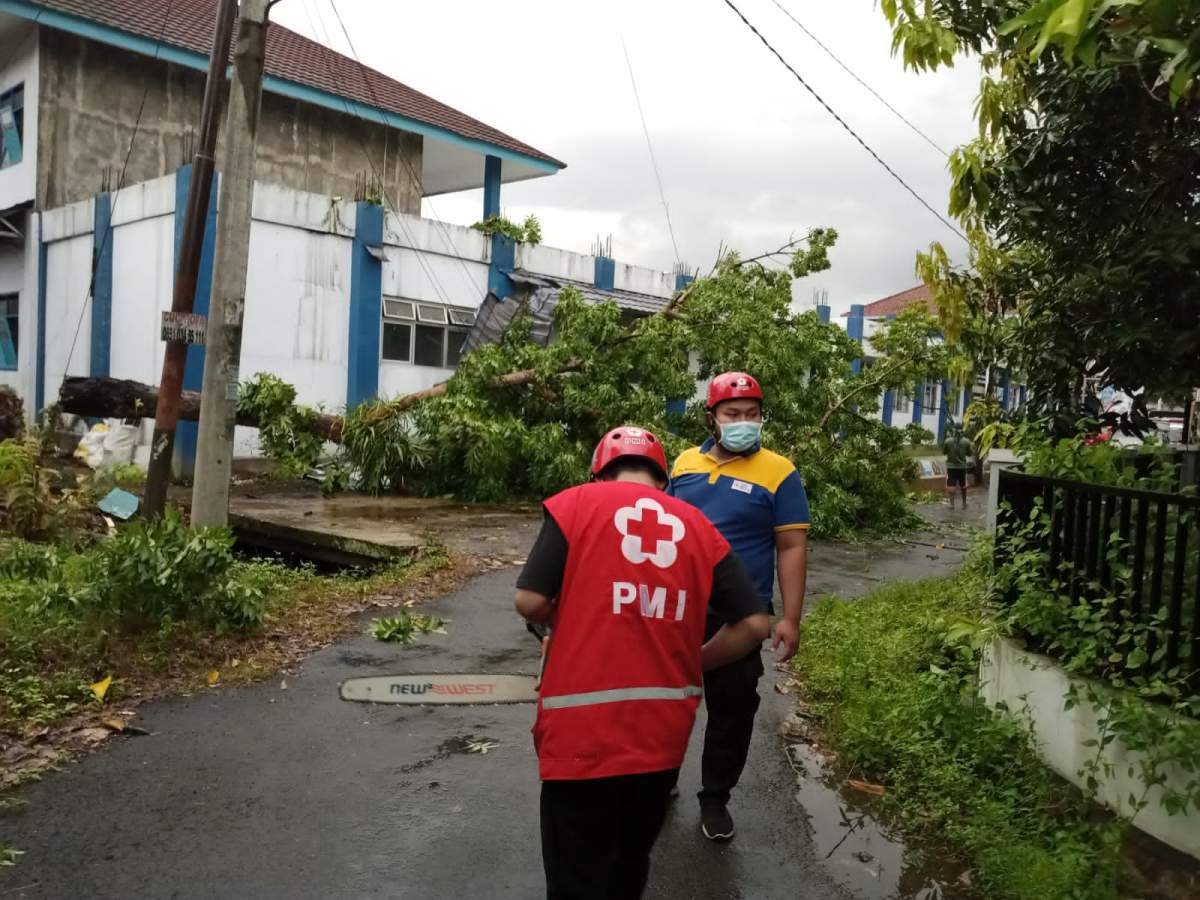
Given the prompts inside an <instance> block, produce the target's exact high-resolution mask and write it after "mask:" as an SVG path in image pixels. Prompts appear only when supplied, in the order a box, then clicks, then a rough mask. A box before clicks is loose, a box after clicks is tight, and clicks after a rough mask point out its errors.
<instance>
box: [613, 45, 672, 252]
mask: <svg viewBox="0 0 1200 900" xmlns="http://www.w3.org/2000/svg"><path fill="white" fill-rule="evenodd" d="M621 49H622V50H623V51H624V52H625V65H626V67H627V68H628V69H629V83H630V84H631V85H633V99H634V101H635V102H636V103H637V111H638V116H639V118H641V120H642V133H643V134H644V135H646V149H648V150H649V151H650V165H651V166H652V167H653V168H654V180H655V181H657V182H658V198H659V199H660V200H661V201H662V208H663V215H664V216H665V217H666V220H667V233H668V234H670V235H671V249H672V250H674V251H675V265H676V266H678V265H679V245H678V244H677V243H675V228H674V227H673V226H672V225H671V207H670V206H668V205H667V192H666V191H665V190H663V183H662V175H661V174H660V173H659V171H658V160H657V159H655V157H654V144H652V143H651V142H650V129H649V128H648V127H647V126H646V114H645V112H643V111H642V98H641V96H640V95H639V94H638V87H637V79H636V78H634V76H633V63H632V62H631V61H630V59H629V48H628V47H627V46H625V37H624V36H622V37H621Z"/></svg>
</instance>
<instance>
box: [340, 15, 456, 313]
mask: <svg viewBox="0 0 1200 900" xmlns="http://www.w3.org/2000/svg"><path fill="white" fill-rule="evenodd" d="M329 6H330V8H331V9H332V10H333V15H334V16H335V17H336V18H337V22H338V25H339V26H340V27H341V29H342V34H343V35H344V36H345V38H346V45H347V46H348V47H349V48H350V55H351V56H353V57H354V61H355V62H356V63H358V68H359V70H360V74H361V75H362V79H363V83H364V84H365V85H366V86H367V90H368V91H369V92H370V94H371V100H372V101H373V102H374V103H375V107H376V109H378V110H380V118H379V121H380V124H382V125H383V126H384V127H390V126H389V125H388V122H387V116H386V114H385V113H384V112H383V104H382V103H381V102H380V100H379V97H378V96H377V95H376V93H375V88H374V86H373V85H372V84H371V79H370V78H369V77H368V71H367V67H366V66H365V65H363V61H362V59H361V58H360V57H359V55H358V51H357V50H356V49H355V48H354V41H353V40H352V39H351V38H350V31H349V29H347V28H346V23H345V21H344V20H343V19H342V14H341V12H340V11H339V10H338V8H337V3H336V2H334V0H329ZM318 15H320V13H319V12H318ZM364 152H366V151H365V148H364ZM397 155H398V156H399V157H400V162H401V163H403V164H404V167H405V168H406V169H408V173H409V176H410V177H411V178H412V181H413V184H416V185H421V179H420V177H419V176H418V175H417V172H416V169H414V168H413V164H412V163H411V162H410V161H409V159H408V157H407V156H406V155H405V154H404V152H403V149H401V150H400V151H399V152H398V153H397ZM372 168H374V166H373V165H372ZM376 177H378V176H376ZM422 199H426V200H428V198H422ZM429 211H430V212H431V213H432V214H433V221H434V223H435V226H436V230H437V232H438V233H439V234H440V235H441V236H442V242H443V243H444V244H445V245H446V249H447V250H448V251H449V255H450V256H451V257H452V258H454V259H456V260H457V261H458V265H459V268H460V269H461V270H462V272H463V274H464V276H465V277H466V279H467V284H468V286H469V288H470V290H472V291H473V290H475V280H474V278H473V276H472V275H471V270H470V269H468V268H467V264H466V263H465V262H463V258H462V256H461V255H460V254H459V252H458V246H457V245H456V244H455V243H454V239H453V238H452V237H451V236H450V232H449V231H447V230H446V224H445V223H444V222H442V220H441V219H439V218H438V215H437V210H436V209H435V208H434V205H433V201H432V200H429ZM393 212H394V210H393ZM397 218H399V215H397Z"/></svg>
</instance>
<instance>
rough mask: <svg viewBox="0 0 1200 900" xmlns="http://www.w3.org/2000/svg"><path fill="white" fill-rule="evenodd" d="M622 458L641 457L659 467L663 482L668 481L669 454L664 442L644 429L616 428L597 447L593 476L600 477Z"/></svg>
mask: <svg viewBox="0 0 1200 900" xmlns="http://www.w3.org/2000/svg"><path fill="white" fill-rule="evenodd" d="M622 456H640V457H642V458H643V459H648V460H650V462H652V463H654V465H656V466H658V468H659V471H660V473H661V475H662V480H663V481H666V480H667V454H666V453H665V452H663V447H662V442H661V441H659V439H658V438H656V437H655V436H654V435H653V434H652V433H650V432H649V431H647V430H646V429H644V428H637V427H635V426H633V425H622V426H621V427H620V428H614V429H613V430H612V431H610V432H609V433H608V434H606V435H605V436H604V437H602V438H600V443H598V444H597V445H596V452H595V453H593V454H592V474H593V475H599V474H600V473H601V472H603V471H604V469H605V468H606V467H607V466H608V464H609V463H611V462H612V461H613V460H617V459H620V458H621V457H622Z"/></svg>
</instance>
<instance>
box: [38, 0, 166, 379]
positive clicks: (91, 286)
mask: <svg viewBox="0 0 1200 900" xmlns="http://www.w3.org/2000/svg"><path fill="white" fill-rule="evenodd" d="M174 6H175V0H170V2H169V3H168V4H167V8H166V11H165V12H164V13H163V19H162V24H161V25H160V26H159V29H158V37H157V39H156V40H155V43H154V58H155V59H158V54H159V51H160V50H161V49H162V39H163V35H164V34H166V31H167V21H168V20H169V19H170V18H171V9H172V8H173V7H174ZM38 15H39V16H40V15H41V13H40V12H39V13H38ZM35 21H36V20H35ZM149 94H150V77H149V76H147V77H146V84H145V86H144V87H143V88H142V102H141V103H139V104H138V111H137V116H136V118H135V119H134V120H133V134H131V135H130V136H129V147H128V148H127V149H126V150H125V161H124V162H123V163H122V164H121V174H120V176H119V177H118V178H117V189H116V190H115V191H114V192H113V202H112V206H111V207H109V210H108V226H107V227H106V228H105V229H104V237H103V238H101V240H100V248H99V250H98V252H97V253H96V254H95V256H94V257H93V258H92V274H91V278H90V279H89V280H88V289H87V294H86V295H85V296H84V298H83V305H82V306H80V308H79V321H78V322H76V323H75V335H74V337H72V338H71V349H70V350H68V351H67V361H66V363H64V364H63V374H64V375H66V373H67V371H68V370H69V369H70V368H71V360H72V359H73V358H74V356H75V344H76V342H77V341H78V340H79V330H80V328H82V327H83V317H84V314H85V313H86V312H87V308H88V301H89V300H91V299H92V296H93V294H94V293H95V290H96V270H97V269H99V267H100V258H101V257H102V256H103V255H104V251H105V250H106V249H107V248H108V244H109V241H110V240H111V239H112V233H113V223H114V222H115V221H116V217H117V204H118V203H119V202H120V200H121V188H123V187H124V186H125V173H126V172H127V171H128V170H129V159H130V157H131V156H133V144H134V142H135V141H136V140H137V136H138V130H139V129H140V128H141V125H142V113H143V112H144V111H145V109H146V97H147V96H149Z"/></svg>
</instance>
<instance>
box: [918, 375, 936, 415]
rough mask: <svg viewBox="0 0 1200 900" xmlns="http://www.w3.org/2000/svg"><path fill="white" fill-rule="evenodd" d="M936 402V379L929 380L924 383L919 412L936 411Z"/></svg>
mask: <svg viewBox="0 0 1200 900" xmlns="http://www.w3.org/2000/svg"><path fill="white" fill-rule="evenodd" d="M937 403H938V386H937V382H936V381H930V382H927V383H926V384H925V391H924V395H923V396H922V397H921V412H922V413H930V412H937V408H938V407H937Z"/></svg>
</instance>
